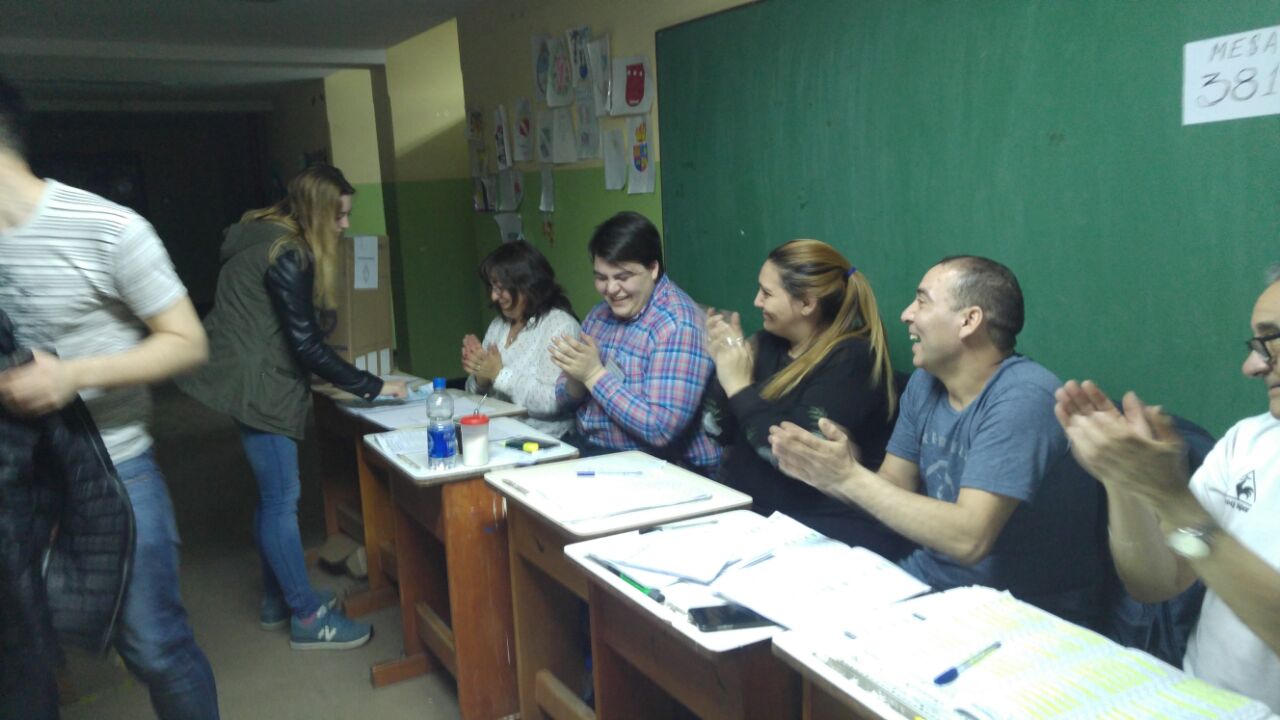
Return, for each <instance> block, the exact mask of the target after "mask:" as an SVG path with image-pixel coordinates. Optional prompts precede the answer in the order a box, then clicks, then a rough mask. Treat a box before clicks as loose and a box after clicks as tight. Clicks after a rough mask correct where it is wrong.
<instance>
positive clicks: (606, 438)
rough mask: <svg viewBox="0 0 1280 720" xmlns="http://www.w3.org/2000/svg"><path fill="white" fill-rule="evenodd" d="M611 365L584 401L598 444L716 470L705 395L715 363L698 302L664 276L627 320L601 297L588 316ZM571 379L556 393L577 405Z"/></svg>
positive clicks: (582, 422) (583, 415)
mask: <svg viewBox="0 0 1280 720" xmlns="http://www.w3.org/2000/svg"><path fill="white" fill-rule="evenodd" d="M582 332H583V333H584V334H586V335H590V336H591V337H592V338H594V339H595V341H596V343H597V345H599V347H600V362H601V363H603V364H604V366H605V368H606V370H607V372H605V374H604V376H603V377H601V378H600V380H599V381H597V382H596V384H595V387H593V388H592V389H591V393H590V395H589V396H588V397H586V398H584V400H583V401H582V405H581V406H580V407H579V408H578V413H577V424H578V431H579V432H580V433H581V434H582V435H583V436H584V437H585V438H586V439H587V440H588V441H590V442H591V443H592V444H594V445H598V446H600V447H606V448H611V449H616V450H644V451H645V452H648V453H650V454H653V455H656V456H658V457H662V458H665V459H667V460H669V461H673V462H681V463H683V464H686V465H690V466H693V467H694V468H696V469H698V470H701V471H703V472H708V473H709V472H714V470H715V468H716V466H717V465H718V464H719V462H720V448H719V447H717V446H716V444H715V443H714V442H712V440H711V438H710V437H708V436H707V434H706V432H705V431H704V430H703V429H702V422H701V416H700V411H701V407H702V394H703V391H705V390H706V388H707V380H708V379H709V378H710V377H711V372H712V371H713V370H714V366H713V364H712V362H711V356H710V355H708V354H707V351H706V349H705V347H704V343H703V337H704V329H703V319H702V312H701V310H699V308H698V305H697V303H695V302H694V301H693V299H692V298H690V297H689V296H688V295H687V294H686V293H685V292H684V291H683V290H681V289H680V288H679V287H677V286H676V285H675V283H673V282H671V280H670V279H668V278H667V276H666V275H663V276H662V278H661V279H659V280H658V283H657V285H655V286H654V289H653V295H652V296H651V297H650V298H649V302H648V304H646V305H645V307H644V309H643V310H641V311H640V313H639V314H638V315H636V316H635V317H633V318H629V319H626V320H623V319H620V318H618V317H615V316H614V315H613V312H612V311H610V310H609V306H608V305H607V304H605V303H600V304H599V305H596V306H595V307H594V308H592V310H591V312H590V313H589V314H588V315H587V317H586V319H585V320H583V322H582ZM567 380H568V378H567V376H566V375H564V374H563V373H561V375H560V378H559V380H557V381H556V399H557V400H558V401H559V402H560V403H562V405H563V406H571V405H573V403H574V399H573V398H572V397H571V396H570V395H569V394H568V392H567V391H566V389H565V386H566V382H567Z"/></svg>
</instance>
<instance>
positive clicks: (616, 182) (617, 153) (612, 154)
mask: <svg viewBox="0 0 1280 720" xmlns="http://www.w3.org/2000/svg"><path fill="white" fill-rule="evenodd" d="M627 165H628V163H627V138H626V134H625V133H624V132H623V131H622V130H621V129H618V130H609V131H606V132H605V134H604V187H605V189H606V190H621V189H622V188H624V187H626V185H627Z"/></svg>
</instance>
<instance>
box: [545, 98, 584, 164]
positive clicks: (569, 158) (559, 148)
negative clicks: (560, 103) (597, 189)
mask: <svg viewBox="0 0 1280 720" xmlns="http://www.w3.org/2000/svg"><path fill="white" fill-rule="evenodd" d="M577 159H578V143H577V139H576V138H574V136H573V114H572V113H570V112H569V108H567V107H560V108H556V109H555V110H552V111H551V161H552V162H557V163H571V162H575V161H577Z"/></svg>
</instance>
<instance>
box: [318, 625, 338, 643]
mask: <svg viewBox="0 0 1280 720" xmlns="http://www.w3.org/2000/svg"><path fill="white" fill-rule="evenodd" d="M337 634H338V630H337V628H334V627H323V628H320V639H321V640H323V641H324V642H329V641H330V640H333V636H334V635H337Z"/></svg>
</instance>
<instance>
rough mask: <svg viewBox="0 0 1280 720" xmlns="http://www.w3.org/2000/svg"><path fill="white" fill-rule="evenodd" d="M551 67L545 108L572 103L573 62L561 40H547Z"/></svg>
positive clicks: (567, 48)
mask: <svg viewBox="0 0 1280 720" xmlns="http://www.w3.org/2000/svg"><path fill="white" fill-rule="evenodd" d="M547 49H548V50H549V51H550V53H551V66H550V69H549V70H548V75H547V107H563V106H565V105H568V104H569V103H571V102H573V60H572V58H570V57H569V46H568V45H567V44H565V41H564V40H563V39H561V38H557V37H553V38H550V39H549V40H547Z"/></svg>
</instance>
